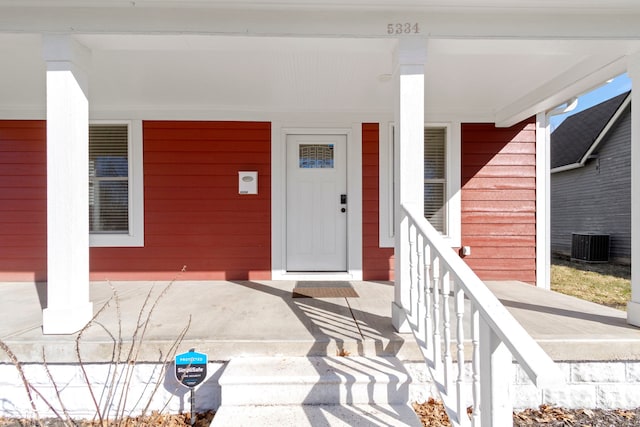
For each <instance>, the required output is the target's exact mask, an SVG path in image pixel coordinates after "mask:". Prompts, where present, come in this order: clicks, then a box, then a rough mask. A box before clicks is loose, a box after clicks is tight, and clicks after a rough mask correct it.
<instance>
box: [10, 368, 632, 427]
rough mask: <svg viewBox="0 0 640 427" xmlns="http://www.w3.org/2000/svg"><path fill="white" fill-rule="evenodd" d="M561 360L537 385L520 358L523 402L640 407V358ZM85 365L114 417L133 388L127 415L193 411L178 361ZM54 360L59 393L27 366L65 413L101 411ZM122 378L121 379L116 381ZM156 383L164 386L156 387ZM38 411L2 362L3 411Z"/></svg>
mask: <svg viewBox="0 0 640 427" xmlns="http://www.w3.org/2000/svg"><path fill="white" fill-rule="evenodd" d="M558 364H559V365H560V367H561V370H562V371H563V372H564V374H565V381H566V384H564V385H560V386H557V387H551V388H543V389H538V388H536V387H535V386H533V384H531V382H530V381H529V379H528V378H527V376H526V374H525V373H524V371H523V370H522V369H520V368H519V367H518V366H517V365H514V369H513V370H512V371H513V374H512V375H513V382H512V394H513V405H514V408H515V409H516V410H522V409H526V408H537V407H538V406H539V405H541V404H543V403H544V404H549V405H553V406H562V407H565V408H591V409H595V408H602V409H614V408H625V409H631V408H637V407H640V361H621V362H558ZM404 365H405V368H406V370H407V372H408V373H409V374H410V375H411V377H412V379H413V383H412V384H411V386H410V389H409V400H410V401H412V402H413V401H415V402H424V401H426V400H427V399H429V397H434V398H436V399H437V392H436V387H435V386H434V385H433V384H432V382H431V380H430V376H429V373H428V371H427V369H426V366H425V365H424V364H422V363H419V362H405V364H404ZM83 367H84V370H85V371H86V373H87V377H88V378H89V381H90V382H91V384H92V386H91V391H92V393H93V395H94V396H95V399H96V400H97V401H98V402H100V407H101V411H103V413H105V414H106V413H107V411H106V409H105V408H107V407H109V415H110V416H111V417H114V416H115V415H116V414H117V413H118V409H117V408H118V404H119V402H120V399H121V397H122V396H124V393H125V392H126V403H125V404H124V406H125V410H124V414H126V415H134V416H135V415H139V414H141V413H142V412H143V410H144V409H145V407H147V405H148V408H147V409H146V412H147V413H149V412H150V411H152V410H157V411H163V412H168V413H181V412H189V411H190V406H189V389H188V388H186V387H183V386H182V385H180V384H179V383H178V382H177V381H176V379H175V377H174V372H173V369H174V368H173V366H172V365H169V366H168V368H167V370H166V371H165V372H163V370H162V365H161V364H159V363H157V364H153V363H145V364H138V365H135V366H131V370H129V371H126V369H127V366H126V365H123V366H118V367H116V366H115V365H111V364H86V365H84V366H83ZM224 367H225V364H224V363H222V362H213V363H209V365H208V369H207V379H206V380H205V381H204V382H203V383H202V384H200V385H199V386H198V387H196V410H197V411H199V412H200V411H206V410H216V409H218V408H219V407H220V403H221V391H220V385H219V378H220V375H221V374H222V371H223V370H224ZM48 368H49V372H50V374H51V377H52V378H53V379H54V380H55V383H56V386H57V388H58V392H57V393H56V390H55V388H54V387H53V386H52V382H51V380H50V379H49V374H48V373H47V370H46V369H45V368H44V367H43V365H41V364H27V365H23V366H22V369H23V372H24V375H25V377H26V379H27V381H28V382H29V383H30V384H31V385H32V386H33V387H34V388H35V389H36V390H37V391H38V392H39V393H41V394H42V395H43V396H44V399H46V401H48V402H49V404H51V406H53V408H54V409H55V411H57V412H58V413H59V414H63V413H64V409H63V406H62V404H63V405H64V408H65V409H66V411H67V412H68V413H69V414H70V416H71V417H73V418H76V419H83V418H85V419H86V418H93V417H94V415H95V413H96V412H95V404H94V402H93V398H92V396H91V391H90V389H89V387H88V386H87V383H86V380H85V377H84V374H83V372H82V369H81V367H80V366H79V365H78V364H52V365H50V366H49V367H48ZM469 368H470V367H469V366H467V371H468V372H467V374H469V373H470V372H469ZM125 372H127V373H128V377H129V378H130V379H129V380H128V381H127V380H126V379H125ZM114 378H116V379H117V380H116V381H115V382H113V379H114ZM127 383H128V386H127ZM156 384H158V387H157V389H156V390H155V392H154V389H155V388H156ZM109 390H112V397H111V404H108V403H107V401H108V392H109ZM31 394H32V398H33V401H34V404H35V405H36V408H37V410H38V413H39V416H40V417H43V418H45V417H55V416H56V413H55V412H54V411H53V410H51V408H50V407H49V406H48V405H47V403H46V402H45V401H44V399H43V398H41V397H39V396H38V395H37V393H36V392H34V391H32V393H31ZM58 395H59V397H60V398H58ZM467 396H469V397H470V396H471V388H470V386H469V387H467ZM469 400H470V399H469ZM61 401H62V404H61V403H60V402H61ZM469 404H470V401H469ZM121 407H122V406H121ZM120 413H122V412H120ZM33 415H34V413H33V409H32V407H31V404H30V402H29V397H28V395H27V393H26V391H25V387H24V385H23V382H22V379H21V377H20V375H19V373H18V370H17V369H16V367H15V366H13V365H12V364H6V363H5V364H0V416H4V417H32V416H33Z"/></svg>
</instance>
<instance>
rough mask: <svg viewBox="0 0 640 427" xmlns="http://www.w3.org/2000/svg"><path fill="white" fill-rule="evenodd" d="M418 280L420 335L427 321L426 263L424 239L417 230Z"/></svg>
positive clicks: (418, 325) (417, 311) (418, 324)
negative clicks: (425, 303)
mask: <svg viewBox="0 0 640 427" xmlns="http://www.w3.org/2000/svg"><path fill="white" fill-rule="evenodd" d="M416 233H417V236H416V272H417V274H416V280H417V282H418V283H417V285H418V286H417V287H416V288H417V292H418V301H417V306H418V310H416V316H417V322H418V323H417V328H418V329H417V333H418V334H420V331H423V330H424V321H425V317H426V316H425V310H426V306H425V305H424V262H423V260H422V257H423V250H424V237H423V236H422V233H419V232H418V231H417V230H416Z"/></svg>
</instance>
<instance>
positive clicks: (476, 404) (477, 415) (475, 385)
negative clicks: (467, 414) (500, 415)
mask: <svg viewBox="0 0 640 427" xmlns="http://www.w3.org/2000/svg"><path fill="white" fill-rule="evenodd" d="M471 346H472V348H473V355H472V356H471V367H472V372H473V373H472V390H473V415H472V417H471V420H472V425H473V427H480V426H481V419H482V412H481V409H480V408H481V406H480V404H481V400H480V311H478V308H477V307H476V305H475V304H473V303H472V304H471Z"/></svg>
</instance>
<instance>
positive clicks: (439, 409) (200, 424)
mask: <svg viewBox="0 0 640 427" xmlns="http://www.w3.org/2000/svg"><path fill="white" fill-rule="evenodd" d="M413 409H414V410H415V411H416V414H418V416H419V417H420V420H421V421H422V425H423V426H425V427H450V426H451V424H450V423H449V418H448V417H447V414H446V412H445V410H444V407H443V406H442V403H441V402H437V401H435V400H433V399H430V400H429V401H428V402H425V403H414V404H413ZM213 416H214V413H213V412H207V413H203V414H197V416H196V422H195V425H196V426H197V427H208V426H209V424H211V420H212V419H213ZM38 425H40V426H43V427H66V426H78V427H94V426H100V425H101V424H100V422H98V421H95V422H88V421H77V422H76V423H74V424H68V423H67V424H65V423H64V422H63V421H61V420H51V419H47V420H41V422H40V423H38V422H37V421H36V420H33V419H15V418H11V419H9V418H0V427H31V426H38ZM116 425H118V426H122V427H134V426H135V427H160V426H164V427H182V426H190V425H191V423H190V419H189V415H188V414H181V415H166V414H165V415H159V414H154V415H151V416H148V417H144V418H130V419H127V420H125V421H121V422H119V423H115V422H114V423H106V422H105V423H104V426H108V427H114V426H116ZM513 425H514V427H527V426H540V427H632V426H636V427H637V426H640V408H637V409H633V410H621V409H615V410H602V409H594V410H591V409H573V410H569V409H563V408H557V407H552V406H545V405H542V406H540V408H538V409H528V410H526V411H522V412H518V413H515V414H514V415H513ZM256 427H259V426H256ZM282 427H288V426H282Z"/></svg>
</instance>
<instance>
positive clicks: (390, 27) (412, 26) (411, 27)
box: [387, 22, 420, 34]
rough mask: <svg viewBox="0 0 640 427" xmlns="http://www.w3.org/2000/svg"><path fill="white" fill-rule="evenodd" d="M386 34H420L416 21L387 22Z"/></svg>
mask: <svg viewBox="0 0 640 427" xmlns="http://www.w3.org/2000/svg"><path fill="white" fill-rule="evenodd" d="M387 34H420V26H419V25H418V23H417V22H396V23H395V24H387Z"/></svg>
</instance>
